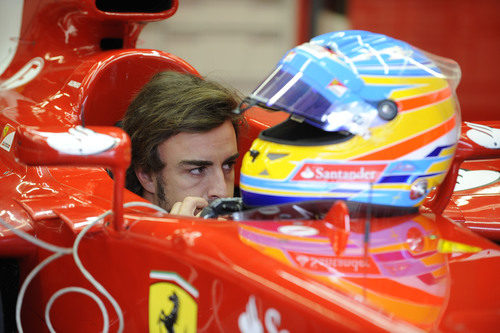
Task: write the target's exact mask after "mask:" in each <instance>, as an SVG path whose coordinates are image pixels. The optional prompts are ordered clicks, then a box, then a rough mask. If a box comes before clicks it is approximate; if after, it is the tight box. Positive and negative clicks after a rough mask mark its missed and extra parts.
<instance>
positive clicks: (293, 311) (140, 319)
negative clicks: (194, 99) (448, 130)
mask: <svg viewBox="0 0 500 333" xmlns="http://www.w3.org/2000/svg"><path fill="white" fill-rule="evenodd" d="M96 3H101V4H102V3H106V2H105V1H102V2H99V1H97V2H96ZM110 3H113V2H110ZM116 3H118V2H116ZM167 3H169V4H171V7H168V8H161V9H158V10H157V12H151V13H143V12H138V13H127V12H109V11H108V12H107V11H102V10H99V9H97V8H96V7H95V6H96V5H95V4H94V2H93V1H90V0H89V1H76V0H75V1H64V2H60V1H39V2H37V1H34V0H27V1H26V2H25V8H24V16H23V25H22V33H21V36H20V41H21V42H20V43H19V45H18V49H17V53H16V55H15V57H14V59H13V60H12V62H11V64H10V66H9V67H8V68H7V70H5V72H4V73H3V74H2V76H1V77H0V84H2V83H5V82H8V80H9V79H10V78H12V77H14V76H15V75H16V73H19V72H20V71H27V68H26V67H25V65H26V64H31V65H30V66H31V67H29V68H28V69H31V70H35V71H37V72H36V75H34V77H33V78H32V79H31V80H30V81H29V82H26V83H23V84H22V85H19V86H15V87H12V88H10V89H5V90H0V129H1V130H2V138H1V144H2V147H1V148H2V149H0V188H1V192H0V218H1V219H2V221H3V224H1V225H0V264H3V263H4V262H6V261H8V262H9V263H12V262H14V263H15V265H16V267H18V269H19V283H21V284H22V283H23V282H25V281H26V279H28V281H29V280H30V279H31V278H33V279H32V280H31V282H29V283H28V284H25V285H22V287H21V288H20V289H21V291H23V292H24V291H25V294H24V297H23V298H22V299H21V298H20V299H19V303H20V305H19V306H18V307H17V311H18V312H19V313H20V324H19V325H20V326H22V328H23V329H24V330H25V331H27V332H40V331H48V330H49V327H53V328H54V329H55V330H56V331H58V332H93V331H97V330H101V329H104V330H107V329H108V328H109V330H111V331H113V332H114V331H122V330H124V331H127V332H143V331H146V330H148V329H149V330H150V331H166V327H167V326H168V325H170V324H173V327H174V328H175V330H176V331H177V330H178V331H186V332H188V331H195V330H198V331H224V332H232V331H242V332H264V331H266V332H282V333H284V332H286V331H288V332H310V331H317V332H325V331H337V330H342V331H367V330H369V331H405V332H407V331H408V332H411V331H421V330H425V331H432V330H435V331H467V332H471V331H481V332H484V331H494V330H495V328H497V327H498V326H499V324H500V297H499V296H500V287H499V285H498V280H499V278H500V257H499V255H500V248H499V247H498V246H497V245H496V244H495V243H493V242H491V241H490V240H487V239H485V238H484V237H482V236H480V235H478V234H477V233H474V232H472V231H471V230H469V229H467V228H466V227H465V226H464V225H466V226H470V227H471V228H473V229H474V230H476V231H478V232H480V233H482V234H483V235H490V236H492V237H493V238H494V239H496V240H498V239H499V238H498V233H496V229H495V227H496V226H498V215H499V214H498V213H497V212H496V209H497V207H498V190H497V191H496V193H495V192H494V190H493V191H490V192H488V191H486V192H485V191H483V192H480V191H479V189H480V188H476V189H471V190H463V191H460V192H455V193H454V194H453V196H452V199H451V201H450V195H452V191H453V187H454V185H455V182H456V177H457V174H458V169H459V168H460V163H461V162H462V160H464V159H478V158H488V159H493V160H491V162H487V164H486V165H487V168H493V169H494V170H496V171H498V166H499V162H498V157H499V154H498V150H495V149H486V148H482V147H480V146H478V145H477V144H475V143H474V142H472V141H471V140H469V139H468V138H467V136H466V135H465V134H464V135H462V139H461V142H460V144H459V148H458V152H457V158H456V163H455V164H454V169H452V172H450V174H449V176H448V177H447V179H446V180H445V183H444V184H443V186H442V187H441V188H439V189H437V190H436V192H435V196H434V197H435V198H436V199H429V202H428V203H427V204H426V207H425V208H423V209H422V210H421V213H419V214H411V215H403V216H394V217H377V216H376V215H375V214H374V215H373V216H371V215H370V214H361V213H360V214H358V212H357V211H356V210H354V211H353V208H352V207H351V208H349V209H351V216H350V217H349V215H348V214H347V211H348V208H347V206H346V205H345V204H342V203H336V204H335V205H332V207H331V208H330V207H327V209H326V211H327V214H326V215H325V214H323V215H324V217H323V218H322V219H313V217H312V216H307V214H306V215H303V216H302V217H301V218H294V217H293V214H289V212H286V213H287V214H288V215H287V216H288V217H284V215H280V214H278V213H277V212H279V209H282V212H283V213H284V212H285V210H286V209H292V210H293V209H295V208H293V207H282V208H279V207H271V209H268V210H260V211H255V212H253V215H252V214H250V213H249V214H248V215H245V216H246V217H245V218H244V219H242V220H237V221H233V220H223V221H221V220H215V219H206V220H204V219H201V218H188V217H179V216H172V215H168V214H165V213H161V212H157V211H155V210H154V209H152V208H149V207H142V206H137V205H135V206H129V207H125V208H123V206H122V202H125V203H130V202H141V203H145V201H144V200H143V199H142V198H140V197H138V196H136V195H134V194H132V193H131V192H129V191H126V190H123V172H124V171H125V170H126V168H127V166H128V163H129V159H130V143H129V142H128V137H127V136H126V135H125V134H124V133H123V132H122V131H121V130H120V129H118V128H114V127H111V126H112V125H114V124H115V123H116V122H117V121H118V120H120V119H121V117H122V115H123V113H124V112H125V109H126V107H127V105H128V103H129V102H130V100H131V99H132V98H133V95H134V93H136V92H137V91H138V89H140V87H141V86H142V85H143V84H144V83H145V82H147V81H148V80H149V78H150V77H151V76H152V75H153V74H154V73H156V72H157V71H160V70H165V69H172V70H178V71H186V72H191V73H195V74H196V70H195V69H194V68H193V67H191V66H190V65H189V64H187V63H186V62H185V61H183V60H182V59H179V58H177V57H175V56H173V55H171V54H168V53H164V52H160V51H156V50H140V49H135V48H134V45H135V41H136V40H137V36H138V34H139V32H140V30H141V27H142V25H143V24H144V23H142V22H145V21H148V20H149V21H150V20H158V19H164V18H167V17H169V16H170V15H172V14H173V13H174V12H175V10H176V8H177V2H176V1H171V2H167ZM145 6H147V5H145ZM101 9H102V8H101ZM109 38H112V39H119V40H121V41H122V43H123V46H124V48H123V49H122V48H119V49H113V50H107V51H102V50H101V46H102V40H103V39H109ZM35 41H36V43H35ZM38 58H39V59H38ZM33 59H37V60H36V61H34V62H33V61H32V60H33ZM40 59H41V60H40ZM23 68H24V69H23ZM21 76H22V75H21ZM246 116H247V119H248V128H247V129H246V130H245V131H244V132H243V133H242V135H241V136H240V143H239V144H240V148H241V150H242V151H245V150H247V149H248V147H249V146H250V144H251V142H252V140H253V139H254V138H255V137H256V135H257V134H258V133H259V132H260V130H262V129H263V128H266V127H268V126H270V125H272V124H275V123H277V122H278V121H281V120H283V119H284V117H286V116H285V115H283V114H280V113H268V112H266V111H263V110H259V109H254V110H250V112H249V113H248V114H247V115H246ZM76 125H85V126H86V127H87V128H89V129H92V130H93V131H94V132H95V133H99V134H102V135H104V136H106V138H107V139H109V140H112V142H114V145H113V146H112V147H111V148H109V149H107V150H104V151H101V152H98V153H94V154H80V155H79V154H73V155H72V154H68V153H63V152H61V151H60V150H58V149H56V148H54V146H53V145H51V144H50V143H49V141H50V140H49V139H50V137H53V136H57V135H62V136H63V137H65V138H67V136H65V135H66V134H67V133H68V131H69V129H70V128H73V127H75V126H76ZM488 125H490V126H492V127H497V128H498V127H500V126H498V125H499V123H498V122H496V123H488ZM464 126H467V125H464ZM12 133H14V134H12ZM69 138H70V139H72V137H69ZM103 138H104V137H103ZM75 142H76V141H75ZM70 148H71V147H70ZM494 158H497V159H496V160H495V159H494ZM484 165H485V164H484V162H465V163H464V164H463V165H462V167H463V168H468V169H470V170H476V169H477V168H483V167H484ZM105 168H109V169H111V170H112V171H113V174H114V177H115V180H116V182H113V180H112V179H111V178H110V177H109V175H108V173H107V172H106V170H105ZM495 186H496V189H498V180H497V181H496V182H493V183H492V184H488V185H485V186H483V187H482V189H483V190H484V188H495ZM487 193H490V194H487ZM491 193H492V194H491ZM465 196H468V199H467V200H468V202H467V204H463V202H464V200H465V199H464V197H465ZM128 205H130V204H128ZM111 209H113V215H107V216H104V217H103V218H102V220H99V221H98V222H97V223H96V224H94V225H91V223H93V221H95V219H96V217H97V216H99V215H101V214H105V213H106V212H108V211H109V210H111ZM276 209H278V211H277V210H276ZM271 212H274V213H272V214H271ZM297 212H300V210H297ZM441 212H443V213H444V215H445V216H448V217H451V218H452V219H453V220H454V221H450V219H448V218H446V217H444V216H443V215H442V214H441ZM273 214H275V215H273ZM270 215H273V216H270ZM457 221H458V222H463V223H457ZM495 223H496V224H495ZM86 227H88V228H90V229H88V230H87V228H86ZM84 228H85V229H84ZM12 229H16V230H21V231H23V232H25V233H27V234H28V235H31V236H34V237H35V238H36V239H38V240H41V241H44V242H46V243H50V244H52V245H55V246H59V247H60V248H56V249H52V250H48V249H44V248H41V247H40V246H37V245H35V244H34V243H33V241H29V240H25V239H23V238H20V237H19V236H18V235H16V234H15V233H14V231H13V230H12ZM82 230H83V231H82ZM367 231H369V232H367ZM82 232H84V234H82ZM82 236H83V237H82ZM53 253H56V257H51V256H53ZM47 258H52V259H53V261H51V262H50V263H48V264H47V265H45V266H44V267H42V268H41V270H39V271H38V272H37V271H35V269H36V268H35V267H39V268H40V266H39V264H40V263H42V262H43V261H44V260H46V259H47ZM42 265H43V264H42ZM35 273H36V274H35ZM89 274H90V275H91V276H92V277H93V278H92V277H90V276H89ZM31 275H33V276H31ZM68 287H74V288H73V289H66V288H68ZM85 290H86V291H85ZM2 292H4V293H5V291H4V290H3V289H2ZM2 300H3V306H4V308H5V307H6V306H9V303H8V300H6V297H4V296H2ZM10 306H13V304H10ZM46 312H47V313H46ZM47 317H48V318H49V320H48V321H47V320H46V318H47ZM0 318H2V317H0ZM3 320H4V322H7V321H9V318H6V317H4V318H3ZM103 326H104V328H103ZM18 327H19V326H18Z"/></svg>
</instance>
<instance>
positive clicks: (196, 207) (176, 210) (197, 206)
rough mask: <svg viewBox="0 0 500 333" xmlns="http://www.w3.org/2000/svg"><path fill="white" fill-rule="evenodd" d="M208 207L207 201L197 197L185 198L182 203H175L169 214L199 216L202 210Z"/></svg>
mask: <svg viewBox="0 0 500 333" xmlns="http://www.w3.org/2000/svg"><path fill="white" fill-rule="evenodd" d="M206 206H208V201H207V200H205V199H203V198H199V197H185V198H184V200H182V202H180V201H179V202H176V203H174V205H173V206H172V209H171V210H170V214H174V215H183V216H199V215H200V213H201V211H202V209H203V208H205V207H206Z"/></svg>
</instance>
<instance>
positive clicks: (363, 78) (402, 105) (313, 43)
mask: <svg viewBox="0 0 500 333" xmlns="http://www.w3.org/2000/svg"><path fill="white" fill-rule="evenodd" d="M460 76H461V73H460V68H459V66H458V64H457V63H456V62H454V61H453V60H451V59H446V58H442V57H438V56H435V55H431V54H429V53H426V52H424V51H422V50H419V49H417V48H415V47H413V46H411V45H409V44H407V43H405V42H403V41H400V40H396V39H394V38H391V37H388V36H385V35H381V34H376V33H372V32H367V31H339V32H333V33H327V34H324V35H320V36H318V37H315V38H313V39H311V40H310V41H309V42H307V43H304V44H302V45H299V46H297V47H295V48H293V49H291V50H290V51H288V52H287V53H286V54H285V56H284V57H283V58H282V59H281V60H280V61H279V62H278V64H277V66H276V68H275V70H274V71H273V72H272V73H271V74H270V75H269V76H268V77H267V78H266V79H265V80H264V81H263V82H262V83H261V84H260V85H259V86H258V87H257V88H256V89H255V90H254V91H253V93H251V94H250V95H249V96H248V97H247V98H246V99H245V103H246V104H242V106H240V112H242V111H244V109H247V108H248V107H249V106H252V105H259V106H261V107H264V108H268V109H271V110H282V111H286V112H288V113H289V114H290V116H289V118H288V119H287V120H286V121H284V122H282V123H280V124H278V125H276V126H273V127H270V128H268V129H266V130H264V131H262V132H261V133H260V135H259V137H258V138H257V139H256V140H255V141H254V142H253V143H252V146H251V148H250V150H249V151H248V152H247V153H246V154H245V156H244V159H243V163H242V169H241V178H240V189H241V194H242V198H243V202H244V203H245V204H246V205H247V206H261V205H272V204H281V203H287V202H295V201H304V200H318V199H328V198H332V199H343V200H350V201H357V202H366V203H372V204H378V205H389V206H397V207H407V208H411V207H418V206H419V205H420V204H421V203H422V201H423V200H424V198H425V197H426V196H427V194H428V193H429V192H430V190H431V189H432V188H433V187H435V186H437V185H438V184H440V183H441V182H442V180H443V178H444V177H445V175H446V173H447V171H448V169H449V167H450V164H451V162H452V159H453V156H454V153H455V149H456V145H457V141H458V137H459V135H460V122H461V119H460V111H459V105H458V101H457V98H456V96H455V89H456V86H457V85H458V82H459V80H460Z"/></svg>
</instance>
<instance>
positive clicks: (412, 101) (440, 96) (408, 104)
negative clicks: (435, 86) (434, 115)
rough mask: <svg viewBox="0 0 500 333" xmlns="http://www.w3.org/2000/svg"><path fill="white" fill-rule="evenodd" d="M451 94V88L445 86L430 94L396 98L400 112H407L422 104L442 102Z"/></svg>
mask: <svg viewBox="0 0 500 333" xmlns="http://www.w3.org/2000/svg"><path fill="white" fill-rule="evenodd" d="M450 96H451V90H450V88H449V87H445V88H443V89H441V90H438V91H433V92H431V93H429V94H425V95H420V96H416V97H410V98H405V99H399V100H396V104H397V105H398V109H399V112H405V111H409V110H413V109H417V108H419V107H422V106H428V105H430V104H434V103H438V102H441V101H443V100H445V99H447V98H449V97H450Z"/></svg>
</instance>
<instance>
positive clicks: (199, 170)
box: [189, 166, 206, 176]
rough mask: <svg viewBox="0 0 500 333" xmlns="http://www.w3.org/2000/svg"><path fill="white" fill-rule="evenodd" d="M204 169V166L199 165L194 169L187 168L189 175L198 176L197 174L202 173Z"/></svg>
mask: <svg viewBox="0 0 500 333" xmlns="http://www.w3.org/2000/svg"><path fill="white" fill-rule="evenodd" d="M205 170H206V167H204V166H203V167H199V168H194V169H189V173H190V174H191V175H195V176H198V175H202V174H203V173H204V172H205Z"/></svg>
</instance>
